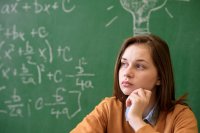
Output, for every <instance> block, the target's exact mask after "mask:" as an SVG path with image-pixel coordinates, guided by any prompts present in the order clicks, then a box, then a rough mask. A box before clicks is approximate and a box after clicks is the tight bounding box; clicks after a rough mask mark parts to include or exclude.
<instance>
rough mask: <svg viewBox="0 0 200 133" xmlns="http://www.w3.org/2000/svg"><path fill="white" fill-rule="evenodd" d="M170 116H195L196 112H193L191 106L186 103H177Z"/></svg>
mask: <svg viewBox="0 0 200 133" xmlns="http://www.w3.org/2000/svg"><path fill="white" fill-rule="evenodd" d="M168 115H170V116H173V117H176V118H178V116H181V117H190V116H192V117H194V113H193V112H192V110H191V108H190V107H189V106H186V105H182V104H176V105H175V107H174V109H173V110H172V111H171V112H170V113H169V114H168Z"/></svg>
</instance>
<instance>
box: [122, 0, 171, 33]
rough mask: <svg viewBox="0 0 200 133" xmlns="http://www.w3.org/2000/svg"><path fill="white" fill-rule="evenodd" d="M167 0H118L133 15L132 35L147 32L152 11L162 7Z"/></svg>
mask: <svg viewBox="0 0 200 133" xmlns="http://www.w3.org/2000/svg"><path fill="white" fill-rule="evenodd" d="M166 2H167V0H120V3H121V5H122V7H123V8H124V9H125V10H126V11H128V12H130V13H131V14H132V16H133V33H134V34H133V35H138V34H144V33H149V18H150V14H151V12H152V11H156V10H158V9H160V8H162V7H163V6H164V5H165V4H166Z"/></svg>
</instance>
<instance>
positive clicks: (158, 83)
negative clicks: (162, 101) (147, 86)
mask: <svg viewBox="0 0 200 133" xmlns="http://www.w3.org/2000/svg"><path fill="white" fill-rule="evenodd" d="M156 85H158V86H159V85H160V78H158V80H157V81H156Z"/></svg>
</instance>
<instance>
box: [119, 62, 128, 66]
mask: <svg viewBox="0 0 200 133" xmlns="http://www.w3.org/2000/svg"><path fill="white" fill-rule="evenodd" d="M120 67H123V68H126V67H128V63H127V62H124V61H121V64H120Z"/></svg>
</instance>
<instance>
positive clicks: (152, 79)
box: [141, 76, 157, 90]
mask: <svg viewBox="0 0 200 133" xmlns="http://www.w3.org/2000/svg"><path fill="white" fill-rule="evenodd" d="M156 83H157V76H149V77H148V78H145V79H143V80H142V81H141V84H143V86H144V88H145V89H147V90H152V89H153V88H154V87H155V85H156Z"/></svg>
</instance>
